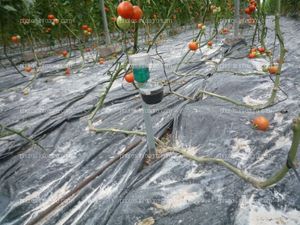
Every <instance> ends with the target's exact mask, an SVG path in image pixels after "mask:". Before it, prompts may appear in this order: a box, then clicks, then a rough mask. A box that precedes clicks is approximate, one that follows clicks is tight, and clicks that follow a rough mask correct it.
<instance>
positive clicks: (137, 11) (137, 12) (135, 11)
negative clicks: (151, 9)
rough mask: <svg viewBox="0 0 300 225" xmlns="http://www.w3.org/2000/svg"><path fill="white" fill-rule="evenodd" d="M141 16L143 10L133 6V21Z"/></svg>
mask: <svg viewBox="0 0 300 225" xmlns="http://www.w3.org/2000/svg"><path fill="white" fill-rule="evenodd" d="M142 17H143V10H141V8H140V7H139V6H136V5H135V6H133V14H132V17H131V19H132V20H134V21H139V20H140V19H141V18H142Z"/></svg>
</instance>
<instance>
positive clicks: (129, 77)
mask: <svg viewBox="0 0 300 225" xmlns="http://www.w3.org/2000/svg"><path fill="white" fill-rule="evenodd" d="M125 80H126V81H127V82H128V83H133V82H134V76H133V73H128V74H126V75H125Z"/></svg>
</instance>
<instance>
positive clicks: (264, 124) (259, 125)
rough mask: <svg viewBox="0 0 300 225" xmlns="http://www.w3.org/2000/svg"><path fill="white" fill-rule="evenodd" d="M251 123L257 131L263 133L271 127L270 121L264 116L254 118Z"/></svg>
mask: <svg viewBox="0 0 300 225" xmlns="http://www.w3.org/2000/svg"><path fill="white" fill-rule="evenodd" d="M251 122H252V124H253V126H254V127H255V128H256V129H257V130H261V131H266V130H268V129H269V126H270V123H269V120H268V119H267V118H266V117H264V116H258V117H256V118H254V119H253V120H252V121H251Z"/></svg>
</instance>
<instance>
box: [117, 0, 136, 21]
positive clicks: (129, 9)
mask: <svg viewBox="0 0 300 225" xmlns="http://www.w3.org/2000/svg"><path fill="white" fill-rule="evenodd" d="M117 11H118V14H119V16H122V17H123V18H125V19H131V17H132V15H133V6H132V4H131V3H130V2H128V1H124V2H121V3H120V4H119V5H118V8H117Z"/></svg>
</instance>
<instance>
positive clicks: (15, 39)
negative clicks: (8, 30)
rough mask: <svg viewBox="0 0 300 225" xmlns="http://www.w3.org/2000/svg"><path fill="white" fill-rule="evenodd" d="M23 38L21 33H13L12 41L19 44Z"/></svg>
mask: <svg viewBox="0 0 300 225" xmlns="http://www.w3.org/2000/svg"><path fill="white" fill-rule="evenodd" d="M20 40H21V36H20V35H13V36H11V41H12V42H13V43H15V44H18V43H19V42H20Z"/></svg>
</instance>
